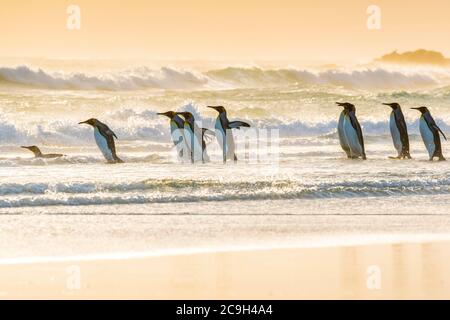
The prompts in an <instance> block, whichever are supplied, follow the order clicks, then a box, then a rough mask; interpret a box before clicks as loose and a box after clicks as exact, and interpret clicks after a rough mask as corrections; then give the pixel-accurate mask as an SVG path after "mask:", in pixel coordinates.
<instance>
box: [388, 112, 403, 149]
mask: <svg viewBox="0 0 450 320" xmlns="http://www.w3.org/2000/svg"><path fill="white" fill-rule="evenodd" d="M389 127H390V129H391V135H392V140H393V142H394V147H395V149H396V150H397V152H398V155H399V156H400V155H401V154H402V149H403V145H402V139H401V138H400V131H399V130H398V127H397V123H396V121H395V115H394V113H393V112H392V113H391V119H390V122H389Z"/></svg>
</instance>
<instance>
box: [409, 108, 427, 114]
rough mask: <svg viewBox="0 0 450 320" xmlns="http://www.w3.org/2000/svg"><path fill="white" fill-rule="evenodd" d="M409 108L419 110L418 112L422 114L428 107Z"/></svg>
mask: <svg viewBox="0 0 450 320" xmlns="http://www.w3.org/2000/svg"><path fill="white" fill-rule="evenodd" d="M411 109H414V110H419V112H420V113H422V114H424V113H426V112H428V108H427V107H419V108H411Z"/></svg>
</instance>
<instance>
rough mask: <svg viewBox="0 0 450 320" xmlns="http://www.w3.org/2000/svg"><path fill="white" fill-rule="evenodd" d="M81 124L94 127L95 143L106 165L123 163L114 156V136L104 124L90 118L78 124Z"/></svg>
mask: <svg viewBox="0 0 450 320" xmlns="http://www.w3.org/2000/svg"><path fill="white" fill-rule="evenodd" d="M83 123H85V124H89V125H91V126H92V127H94V137H95V142H96V143H97V146H98V148H99V149H100V151H101V152H102V154H103V156H104V157H105V159H106V160H107V161H108V163H123V161H122V160H121V159H120V158H119V157H118V156H117V154H116V146H115V144H114V138H116V139H117V136H116V134H115V133H114V132H113V131H112V130H111V129H110V128H109V127H108V126H107V125H106V124H104V123H102V122H101V121H99V120H97V119H93V118H91V119H89V120H86V121H83V122H80V123H78V124H83Z"/></svg>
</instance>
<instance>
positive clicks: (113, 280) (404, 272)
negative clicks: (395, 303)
mask: <svg viewBox="0 0 450 320" xmlns="http://www.w3.org/2000/svg"><path fill="white" fill-rule="evenodd" d="M449 254H450V245H449V243H448V242H429V243H427V242H422V243H404V244H400V243H399V244H389V245H388V244H385V245H365V246H337V247H324V248H298V249H294V248H292V249H274V250H252V251H234V252H233V251H230V252H216V253H198V254H183V255H168V256H160V257H148V258H135V259H114V260H113V259H111V260H88V261H76V260H74V261H65V262H63V261H61V262H48V263H45V262H42V263H22V264H20V263H19V264H9V265H5V264H3V265H0V283H1V287H0V295H1V298H2V299H16V298H25V299H30V298H38V299H42V298H44V299H47V298H55V299H97V298H100V299H315V298H324V299H355V298H356V299H394V298H395V299H422V298H426V299H448V298H450V276H449V275H448V273H447V272H446V270H449V267H450V263H449V259H448V256H449Z"/></svg>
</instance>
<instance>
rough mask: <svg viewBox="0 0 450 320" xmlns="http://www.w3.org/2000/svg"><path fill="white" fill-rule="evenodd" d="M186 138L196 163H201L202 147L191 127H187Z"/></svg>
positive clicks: (185, 130)
mask: <svg viewBox="0 0 450 320" xmlns="http://www.w3.org/2000/svg"><path fill="white" fill-rule="evenodd" d="M184 136H185V137H186V144H187V145H188V147H189V150H192V152H193V158H194V161H201V160H202V145H201V143H200V142H199V140H198V137H197V136H195V135H194V133H193V132H192V130H191V128H190V127H189V126H187V128H186V127H185V129H184Z"/></svg>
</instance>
